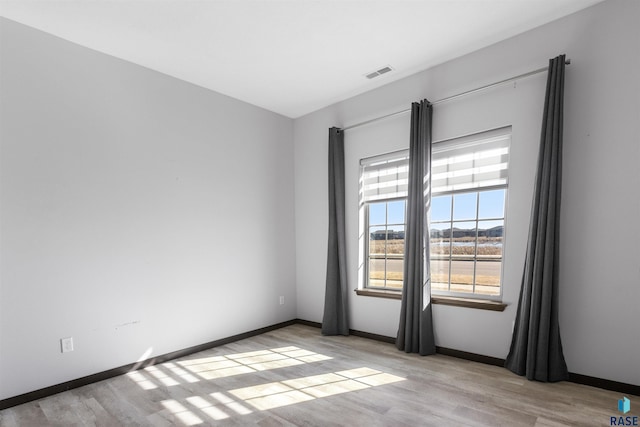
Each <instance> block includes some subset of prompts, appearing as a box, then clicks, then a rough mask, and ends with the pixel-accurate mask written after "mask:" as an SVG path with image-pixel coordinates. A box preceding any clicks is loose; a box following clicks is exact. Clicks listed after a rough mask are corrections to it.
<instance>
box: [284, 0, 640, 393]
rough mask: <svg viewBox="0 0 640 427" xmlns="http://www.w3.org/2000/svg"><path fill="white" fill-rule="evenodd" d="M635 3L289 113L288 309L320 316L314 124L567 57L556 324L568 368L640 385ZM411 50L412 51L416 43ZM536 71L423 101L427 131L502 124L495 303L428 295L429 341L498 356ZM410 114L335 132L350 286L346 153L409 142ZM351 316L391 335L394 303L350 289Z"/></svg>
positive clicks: (350, 175) (535, 114)
mask: <svg viewBox="0 0 640 427" xmlns="http://www.w3.org/2000/svg"><path fill="white" fill-rule="evenodd" d="M639 17H640V2H637V1H634V0H609V1H606V2H604V3H600V4H598V5H596V6H594V7H591V8H589V9H586V10H584V11H581V12H579V13H577V14H574V15H571V16H569V17H566V18H564V19H561V20H558V21H556V22H553V23H550V24H548V25H545V26H543V27H540V28H538V29H535V30H532V31H530V32H527V33H525V34H522V35H520V36H518V37H514V38H512V39H509V40H506V41H504V42H501V43H498V44H496V45H493V46H490V47H488V48H486V49H483V50H480V51H477V52H475V53H472V54H470V55H466V56H464V57H461V58H458V59H456V60H453V61H451V62H448V63H445V64H443V65H441V66H438V67H435V68H433V69H430V70H427V71H425V72H422V73H419V74H416V75H414V76H411V77H408V78H406V79H403V80H400V81H398V82H394V83H392V84H389V85H387V86H384V87H382V88H379V89H376V90H374V91H371V92H368V93H365V94H363V95H360V96H357V97H354V98H351V99H349V100H346V101H344V102H341V103H339V104H335V105H333V106H331V107H328V108H325V109H323V110H321V111H318V112H315V113H312V114H309V115H307V116H304V117H302V118H299V119H297V120H296V121H295V123H294V141H295V178H296V180H295V206H296V281H297V297H298V300H297V310H298V317H299V318H302V319H307V320H312V321H321V320H322V306H323V302H324V298H323V295H324V280H325V259H326V239H327V238H326V229H327V190H326V185H327V166H326V158H327V148H326V145H327V128H329V127H330V126H349V125H351V124H353V123H357V122H360V121H363V120H367V119H370V118H373V117H378V116H382V115H385V114H388V113H391V112H395V111H399V110H403V109H406V108H408V107H409V106H410V103H411V102H412V101H418V100H420V99H422V98H425V97H426V98H428V99H431V100H436V99H441V98H444V97H446V96H449V95H452V94H455V93H459V92H462V91H465V90H468V89H472V88H475V87H479V86H482V85H484V84H487V83H491V82H494V81H497V80H501V79H503V78H507V77H510V76H513V75H518V74H521V73H524V72H527V71H530V70H532V69H536V68H540V67H543V66H546V65H547V62H548V59H549V58H551V57H554V56H556V55H558V54H560V53H566V54H567V56H568V57H569V58H571V61H572V65H570V66H569V67H567V75H566V89H565V141H564V143H565V146H564V156H565V157H564V170H563V180H564V181H563V196H562V218H561V221H562V227H563V228H562V233H561V276H560V281H561V283H560V286H561V291H560V299H561V302H560V304H561V307H560V322H561V335H562V339H563V345H564V353H565V357H566V359H567V364H568V366H569V370H570V371H571V372H574V373H579V374H583V375H591V376H595V377H600V378H606V379H610V380H614V381H621V382H626V383H632V384H640V361H639V359H638V356H637V355H638V354H640V321H639V320H638V316H637V314H636V311H637V307H638V301H640V286H638V285H639V284H640V267H639V263H638V260H640V246H639V245H638V243H637V242H638V241H639V240H640V221H638V218H640V198H639V197H637V194H638V188H640V169H639V168H638V166H637V165H638V164H639V162H640V144H639V143H638V136H639V135H640V129H639V123H640V105H639V104H640V83H639V80H638V79H637V74H638V71H639V70H640V57H639V55H640V30H638V27H637V21H638V18H639ZM416 54H419V52H417V53H416ZM545 77H546V76H545V75H544V74H542V75H538V76H535V77H530V78H528V79H523V80H521V81H519V82H518V83H517V85H516V87H515V88H514V87H513V85H507V86H504V87H501V88H500V89H493V90H490V91H487V92H484V93H482V94H478V95H473V96H469V97H465V98H463V99H460V100H458V101H455V102H450V103H446V104H440V105H437V106H436V107H435V108H434V139H436V140H438V139H443V138H448V137H453V136H457V135H462V134H465V133H468V132H473V131H480V130H485V129H489V128H493V127H497V126H501V125H505V124H510V125H512V126H513V142H512V155H511V169H510V190H509V201H508V211H507V237H506V253H505V279H504V297H503V300H504V301H505V302H507V303H508V304H509V306H508V308H507V309H506V310H505V311H504V312H502V313H497V312H489V311H483V310H476V309H468V308H459V307H451V306H442V305H435V306H434V323H435V333H436V342H437V344H438V345H440V346H444V347H449V348H454V349H458V350H463V351H470V352H474V353H479V354H483V355H488V356H495V357H501V358H504V357H506V354H507V352H508V348H509V343H510V339H511V325H512V322H513V320H514V318H515V309H516V305H517V298H518V293H519V286H520V279H521V274H522V265H523V257H524V247H525V244H526V233H527V224H528V221H529V211H530V204H531V192H532V185H533V176H534V173H535V162H536V157H537V148H538V147H537V144H538V138H539V129H540V125H541V108H542V102H543V97H544V85H545ZM408 124H409V117H408V116H407V115H405V116H399V117H395V118H391V119H388V120H385V121H381V122H377V123H375V124H372V125H369V126H367V127H362V128H357V129H353V130H348V131H347V132H346V134H345V145H346V149H345V157H346V179H347V200H346V203H347V209H348V213H347V234H348V236H349V242H348V250H347V254H348V260H347V262H348V266H349V267H348V268H349V273H348V279H349V281H350V288H352V289H355V288H356V287H357V267H358V266H357V242H356V239H357V202H356V200H357V173H358V160H359V159H360V158H362V157H367V156H370V155H373V154H379V153H381V152H388V151H393V150H396V149H398V148H404V147H407V146H408V133H407V130H406V128H407V127H408ZM349 298H350V300H349V308H350V313H351V315H350V321H351V327H352V328H354V329H358V330H362V331H366V332H372V333H377V334H382V335H387V336H395V333H396V330H397V322H398V315H399V305H400V304H399V301H397V300H389V299H381V298H372V297H364V296H356V295H355V294H354V293H352V292H350V293H349Z"/></svg>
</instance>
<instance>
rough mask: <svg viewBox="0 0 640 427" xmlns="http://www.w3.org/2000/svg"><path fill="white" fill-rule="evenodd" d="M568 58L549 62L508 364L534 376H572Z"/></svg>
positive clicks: (547, 378)
mask: <svg viewBox="0 0 640 427" xmlns="http://www.w3.org/2000/svg"><path fill="white" fill-rule="evenodd" d="M564 68H565V57H564V55H560V56H558V57H557V58H554V59H551V60H550V61H549V73H548V76H547V92H546V97H545V104H544V115H543V118H542V135H541V140H540V152H539V154H538V170H537V172H536V184H535V192H534V196H533V207H532V210H531V224H530V226H529V240H528V244H527V254H526V259H525V267H524V274H523V278H522V288H521V289H520V298H519V301H518V311H517V314H516V323H515V326H514V329H513V337H512V340H511V349H510V351H509V355H508V356H507V359H506V362H505V367H506V368H508V369H509V370H511V371H513V372H515V373H516V374H518V375H526V376H527V378H528V379H529V380H538V381H561V380H566V379H567V378H568V372H567V365H566V363H565V360H564V355H563V353H562V343H561V341H560V325H559V322H558V286H559V284H558V269H559V262H558V255H559V250H558V243H559V237H560V188H561V178H562V115H563V112H562V110H563V101H564Z"/></svg>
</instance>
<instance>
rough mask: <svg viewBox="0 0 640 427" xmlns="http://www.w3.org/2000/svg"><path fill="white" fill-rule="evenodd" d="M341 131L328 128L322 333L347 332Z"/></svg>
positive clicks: (337, 333) (342, 142)
mask: <svg viewBox="0 0 640 427" xmlns="http://www.w3.org/2000/svg"><path fill="white" fill-rule="evenodd" d="M344 196H345V194H344V132H343V131H342V130H341V129H339V128H335V127H333V128H331V129H329V238H328V245H327V278H326V289H325V296H324V315H323V317H322V333H323V334H324V335H349V322H348V316H347V255H346V235H345V204H344Z"/></svg>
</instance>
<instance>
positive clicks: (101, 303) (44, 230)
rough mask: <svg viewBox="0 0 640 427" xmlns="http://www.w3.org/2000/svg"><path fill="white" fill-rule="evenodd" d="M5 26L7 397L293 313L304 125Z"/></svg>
mask: <svg viewBox="0 0 640 427" xmlns="http://www.w3.org/2000/svg"><path fill="white" fill-rule="evenodd" d="M0 29H1V33H0V40H1V50H0V58H1V61H2V63H1V75H0V102H1V107H0V108H1V110H0V120H1V126H0V138H1V151H0V155H1V159H0V162H1V163H0V173H1V176H0V178H1V181H0V182H1V187H0V193H1V199H0V202H1V208H0V232H1V239H0V250H1V258H0V262H1V263H0V270H1V275H0V280H1V282H0V345H1V347H0V399H2V398H7V397H11V396H15V395H18V394H21V393H25V392H29V391H32V390H35V389H39V388H42V387H46V386H50V385H53V384H58V383H61V382H64V381H68V380H71V379H75V378H79V377H82V376H85V375H89V374H93V373H96V372H100V371H104V370H107V369H111V368H115V367H118V366H121V365H125V364H128V363H132V362H135V361H136V360H138V359H139V358H140V357H142V356H143V355H146V357H151V356H153V355H158V354H164V353H167V352H171V351H175V350H180V349H183V348H186V347H189V346H193V345H198V344H202V343H205V342H209V341H211V340H215V339H218V338H223V337H228V336H231V335H234V334H237V333H242V332H246V331H249V330H253V329H256V328H260V327H264V326H267V325H271V324H275V323H278V322H282V321H286V320H290V319H292V318H294V317H295V314H296V312H295V299H296V295H295V282H294V271H295V253H294V249H293V248H294V230H293V226H292V224H293V221H294V216H293V212H294V206H293V203H294V202H293V194H294V193H293V191H294V188H293V139H292V136H293V128H292V120H290V119H288V118H285V117H282V116H279V115H276V114H274V113H271V112H268V111H265V110H262V109H259V108H257V107H254V106H250V105H248V104H245V103H242V102H240V101H237V100H234V99H231V98H228V97H225V96H222V95H219V94H217V93H214V92H211V91H208V90H205V89H202V88H199V87H196V86H193V85H190V84H188V83H185V82H181V81H179V80H176V79H174V78H171V77H168V76H165V75H162V74H159V73H156V72H153V71H150V70H148V69H145V68H142V67H139V66H136V65H133V64H130V63H127V62H124V61H121V60H118V59H115V58H112V57H109V56H106V55H103V54H100V53H97V52H95V51H91V50H89V49H86V48H83V47H80V46H77V45H74V44H71V43H68V42H66V41H63V40H61V39H58V38H56V37H53V36H50V35H47V34H45V33H42V32H39V31H36V30H33V29H30V28H28V27H25V26H22V25H20V24H16V23H14V22H12V21H8V20H5V19H0ZM280 295H283V296H285V301H286V304H285V305H284V306H280V305H279V304H278V297H279V296H280ZM67 336H73V338H74V340H75V347H76V348H75V351H74V352H72V353H65V354H61V352H60V343H59V339H60V338H62V337H67ZM149 349H152V350H151V352H150V353H146V352H147V350H149Z"/></svg>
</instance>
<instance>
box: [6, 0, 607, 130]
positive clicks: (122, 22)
mask: <svg viewBox="0 0 640 427" xmlns="http://www.w3.org/2000/svg"><path fill="white" fill-rule="evenodd" d="M600 1H602V0H384V1H383V0H359V1H357V0H200V1H197V0H154V1H151V0H92V1H89V0H0V16H4V17H6V18H9V19H11V20H14V21H17V22H20V23H23V24H25V25H28V26H31V27H34V28H37V29H40V30H42V31H45V32H48V33H51V34H54V35H56V36H58V37H61V38H63V39H66V40H69V41H71V42H74V43H77V44H79V45H82V46H86V47H89V48H91V49H95V50H97V51H100V52H104V53H106V54H109V55H113V56H115V57H118V58H122V59H124V60H127V61H131V62H133V63H136V64H139V65H142V66H145V67H148V68H151V69H153V70H157V71H160V72H162V73H165V74H168V75H170V76H173V77H176V78H179V79H182V80H185V81H188V82H191V83H194V84H196V85H199V86H202V87H205V88H208V89H211V90H214V91H216V92H219V93H223V94H225V95H228V96H231V97H234V98H237V99H240V100H242V101H245V102H248V103H251V104H254V105H257V106H260V107H263V108H266V109H268V110H271V111H274V112H276V113H280V114H282V115H284V116H287V117H291V118H296V117H300V116H302V115H304V114H307V113H310V112H312V111H315V110H317V109H320V108H322V107H325V106H328V105H331V104H333V103H335V102H338V101H341V100H344V99H347V98H349V97H352V96H354V95H357V94H359V93H362V92H365V91H368V90H371V89H374V88H376V87H379V86H382V85H385V84H387V83H390V82H392V81H394V80H398V79H400V78H402V77H405V76H408V75H410V74H414V73H416V72H418V71H421V70H424V69H427V68H429V67H432V66H434V65H437V64H440V63H443V62H445V61H448V60H450V59H453V58H456V57H458V56H461V55H464V54H466V53H469V52H472V51H474V50H477V49H480V48H482V47H485V46H488V45H490V44H493V43H496V42H498V41H500V40H504V39H506V38H509V37H511V36H514V35H516V34H519V33H522V32H524V31H527V30H529V29H532V28H534V27H537V26H540V25H542V24H544V23H547V22H549V21H552V20H555V19H558V18H560V17H562V16H565V15H568V14H571V13H574V12H576V11H578V10H580V9H583V8H585V7H588V6H591V5H593V4H595V3H598V2H600ZM387 65H390V66H391V67H393V71H391V72H388V73H385V74H382V75H381V76H379V77H376V78H374V79H371V80H369V79H367V78H366V77H365V75H366V74H369V73H371V72H372V71H375V70H378V69H380V68H383V67H385V66H387Z"/></svg>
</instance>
